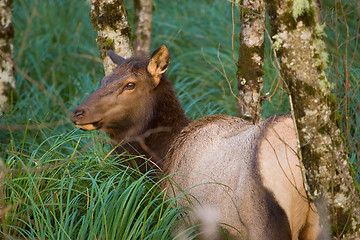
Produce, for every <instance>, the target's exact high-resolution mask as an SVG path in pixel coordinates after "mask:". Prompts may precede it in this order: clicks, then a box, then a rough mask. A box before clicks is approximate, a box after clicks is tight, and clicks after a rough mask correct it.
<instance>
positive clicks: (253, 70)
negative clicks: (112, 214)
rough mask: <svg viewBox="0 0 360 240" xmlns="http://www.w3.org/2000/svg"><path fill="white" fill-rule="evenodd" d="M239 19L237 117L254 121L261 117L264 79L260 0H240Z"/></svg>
mask: <svg viewBox="0 0 360 240" xmlns="http://www.w3.org/2000/svg"><path fill="white" fill-rule="evenodd" d="M240 21H241V32H240V51H239V60H238V71H237V78H238V91H239V93H238V94H239V97H238V104H239V116H240V117H242V118H244V119H247V120H249V121H252V122H253V123H257V122H259V120H260V119H261V103H262V94H263V82H264V29H265V9H264V1H263V0H243V2H242V6H241V8H240Z"/></svg>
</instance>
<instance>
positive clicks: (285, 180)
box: [71, 45, 320, 240]
mask: <svg viewBox="0 0 360 240" xmlns="http://www.w3.org/2000/svg"><path fill="white" fill-rule="evenodd" d="M109 56H110V58H111V59H112V60H113V62H114V63H116V64H117V65H118V66H117V67H116V68H115V69H114V70H113V71H112V73H111V74H109V75H108V76H105V77H104V78H103V80H102V81H101V86H100V88H99V89H97V90H96V91H95V92H93V93H92V94H91V95H90V96H89V97H88V98H86V99H85V100H84V102H83V103H81V104H80V105H79V106H77V107H76V108H75V109H74V110H73V111H72V115H71V120H72V122H73V123H74V124H75V125H76V126H77V127H79V128H82V129H84V130H95V129H98V130H102V131H104V132H106V133H108V134H109V135H110V137H111V139H113V140H114V141H115V142H117V143H119V142H123V143H124V146H123V148H124V149H125V150H126V151H127V152H129V153H130V154H143V155H145V156H146V157H148V158H153V160H154V161H156V164H157V165H158V166H159V167H160V168H162V169H164V171H165V173H166V174H172V179H173V180H174V181H175V182H176V183H177V185H178V186H180V188H179V189H175V190H174V191H175V192H172V191H170V190H169V191H168V192H169V194H170V195H172V194H181V193H182V191H185V192H186V193H187V194H188V196H191V197H193V198H194V199H196V201H195V202H199V203H200V204H202V205H206V206H211V207H212V208H213V209H215V210H216V211H217V213H218V215H219V224H221V225H222V226H224V228H226V229H227V231H228V232H229V233H230V235H231V236H233V237H234V238H240V239H242V238H246V239H277V240H278V239H309V240H310V239H317V238H318V237H319V234H320V226H319V216H318V214H317V210H316V208H315V206H314V204H313V203H310V202H309V201H308V199H307V198H306V193H305V189H304V186H303V178H302V173H301V170H300V168H299V159H298V157H297V155H296V151H297V138H296V134H295V130H294V125H293V122H292V119H291V118H290V117H289V116H278V117H272V118H269V119H267V120H265V121H263V122H261V123H259V124H257V125H252V124H250V123H248V122H246V121H245V120H242V119H240V118H236V117H231V116H225V115H213V116H209V117H205V118H203V119H200V120H197V121H193V122H190V121H189V119H188V117H187V116H186V114H185V113H184V111H183V109H182V108H181V105H180V103H179V100H178V98H177V96H176V94H175V91H174V89H173V87H172V84H171V83H170V81H169V80H168V79H167V77H166V75H165V71H166V70H167V68H168V66H169V64H170V56H169V51H168V49H167V47H166V46H164V45H162V46H160V47H159V48H158V49H157V50H155V51H154V52H153V54H152V56H151V57H150V59H149V58H147V57H144V56H133V57H131V58H129V59H124V58H122V57H120V56H118V55H116V54H115V53H114V52H112V51H109ZM157 129H161V131H158V130H157ZM165 130H166V131H165ZM139 136H140V139H141V141H137V140H136V139H139ZM204 183H206V184H204ZM169 184H170V183H169V182H166V183H164V185H163V186H164V187H165V188H166V189H173V188H170V187H169ZM230 226H231V227H230Z"/></svg>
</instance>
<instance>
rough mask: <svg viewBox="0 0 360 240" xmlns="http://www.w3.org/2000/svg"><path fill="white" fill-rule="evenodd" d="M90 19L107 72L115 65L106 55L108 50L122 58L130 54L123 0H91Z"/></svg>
mask: <svg viewBox="0 0 360 240" xmlns="http://www.w3.org/2000/svg"><path fill="white" fill-rule="evenodd" d="M90 19H91V23H92V25H93V27H94V29H95V30H96V31H97V33H98V36H97V39H96V40H97V44H98V48H99V49H100V55H101V58H102V60H103V62H104V68H105V74H109V73H110V72H111V71H112V69H113V68H114V67H115V66H116V65H115V64H114V63H113V62H112V61H111V60H110V58H109V57H108V55H107V51H108V50H110V49H111V50H113V51H114V52H116V53H117V54H119V55H120V56H122V57H124V58H128V57H131V56H132V50H131V28H130V25H129V23H128V20H127V11H126V8H125V6H124V2H123V0H93V1H92V3H91V11H90Z"/></svg>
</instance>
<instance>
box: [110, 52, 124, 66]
mask: <svg viewBox="0 0 360 240" xmlns="http://www.w3.org/2000/svg"><path fill="white" fill-rule="evenodd" d="M108 55H109V57H110V59H111V61H113V63H115V64H117V65H119V66H120V65H121V64H123V63H124V62H125V61H126V59H125V58H123V57H120V56H119V55H117V54H116V53H115V52H114V51H113V50H109V51H108Z"/></svg>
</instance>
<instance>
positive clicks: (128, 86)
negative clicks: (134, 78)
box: [124, 82, 135, 90]
mask: <svg viewBox="0 0 360 240" xmlns="http://www.w3.org/2000/svg"><path fill="white" fill-rule="evenodd" d="M134 88H135V83H133V82H129V83H127V84H126V85H125V87H124V90H133V89H134Z"/></svg>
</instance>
